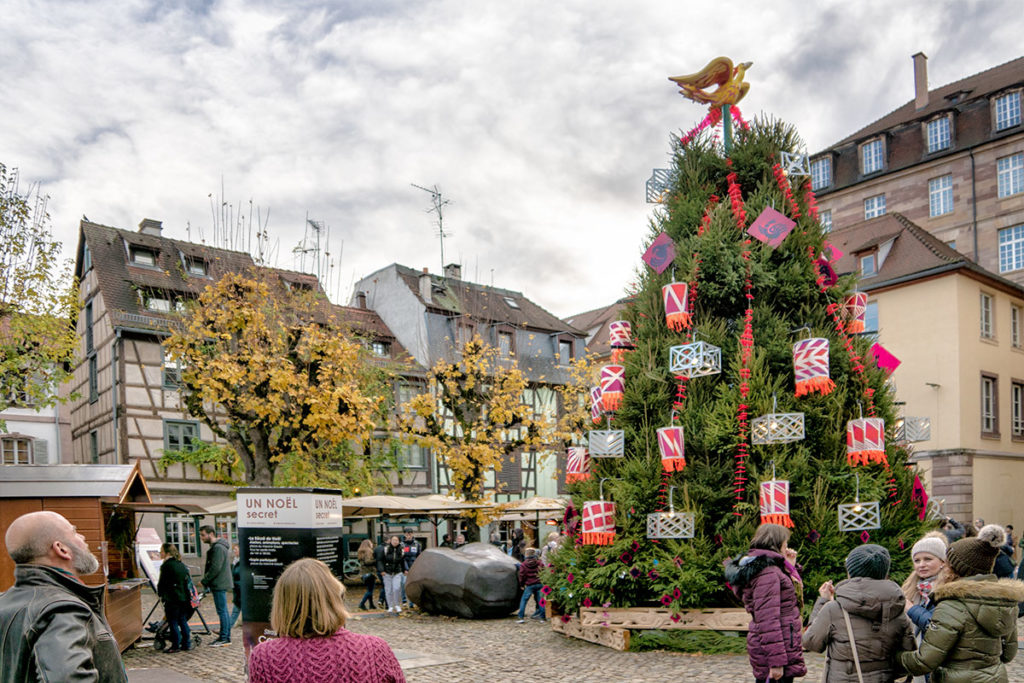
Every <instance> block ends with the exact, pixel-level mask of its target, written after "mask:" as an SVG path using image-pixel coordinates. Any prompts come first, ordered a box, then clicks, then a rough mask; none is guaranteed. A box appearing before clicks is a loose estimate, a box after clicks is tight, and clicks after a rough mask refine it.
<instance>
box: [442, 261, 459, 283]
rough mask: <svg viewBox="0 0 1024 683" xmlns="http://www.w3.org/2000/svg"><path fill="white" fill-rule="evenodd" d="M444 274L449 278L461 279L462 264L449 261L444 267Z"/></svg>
mask: <svg viewBox="0 0 1024 683" xmlns="http://www.w3.org/2000/svg"><path fill="white" fill-rule="evenodd" d="M444 276H445V278H447V279H449V280H461V279H462V266H461V265H460V264H458V263H449V264H448V265H447V266H445V267H444Z"/></svg>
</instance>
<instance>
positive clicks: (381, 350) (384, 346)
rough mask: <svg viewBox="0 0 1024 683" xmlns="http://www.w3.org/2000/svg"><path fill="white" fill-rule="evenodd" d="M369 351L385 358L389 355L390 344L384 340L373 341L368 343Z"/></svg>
mask: <svg viewBox="0 0 1024 683" xmlns="http://www.w3.org/2000/svg"><path fill="white" fill-rule="evenodd" d="M370 351H372V352H373V355H375V356H377V357H378V358H387V357H388V356H390V355H391V344H389V343H387V342H386V341H374V342H372V343H371V344H370Z"/></svg>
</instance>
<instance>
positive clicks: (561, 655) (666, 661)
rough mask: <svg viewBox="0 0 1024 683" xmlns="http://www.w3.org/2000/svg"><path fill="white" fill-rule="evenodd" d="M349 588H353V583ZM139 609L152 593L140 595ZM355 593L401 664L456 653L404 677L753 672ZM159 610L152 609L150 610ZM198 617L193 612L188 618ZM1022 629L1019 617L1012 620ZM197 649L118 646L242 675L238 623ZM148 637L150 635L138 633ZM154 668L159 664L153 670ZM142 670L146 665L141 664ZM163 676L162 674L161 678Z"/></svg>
mask: <svg viewBox="0 0 1024 683" xmlns="http://www.w3.org/2000/svg"><path fill="white" fill-rule="evenodd" d="M353 592H356V591H355V590H353ZM146 600H147V602H146V604H145V608H146V611H148V609H149V607H150V606H151V605H152V600H153V597H152V596H151V595H150V596H149V597H148V598H146ZM357 602H358V597H357V598H355V599H349V601H348V604H349V608H350V609H351V610H352V612H353V615H354V616H353V619H352V620H351V621H349V624H348V627H349V628H350V630H352V631H355V632H358V633H371V634H373V635H377V636H380V637H382V638H384V640H386V641H387V642H388V644H390V645H391V647H392V649H393V650H395V651H396V652H398V653H399V657H400V659H401V660H402V661H403V662H405V664H406V665H409V664H413V663H414V662H413V660H412V659H408V658H407V656H409V655H412V653H423V654H428V655H433V656H438V657H446V658H455V659H457V660H459V661H456V662H453V663H447V664H441V665H437V666H415V667H414V668H408V669H407V670H406V680H407V681H409V683H434V682H437V683H440V682H444V683H452V682H454V683H463V682H467V683H468V682H473V683H482V682H487V681H501V680H509V679H513V678H522V679H525V680H530V679H534V680H540V679H541V678H543V679H544V680H551V679H554V680H561V681H567V682H572V683H576V682H580V683H583V682H587V681H594V682H600V683H627V682H628V683H633V682H640V681H643V682H645V683H646V682H650V683H656V682H661V681H666V682H668V681H672V682H677V681H715V682H721V683H732V682H733V681H744V682H749V681H751V680H752V679H753V676H752V675H751V672H750V667H749V665H748V663H747V658H746V657H745V656H742V655H713V656H704V655H688V654H681V653H673V652H636V653H634V652H617V651H615V650H611V649H608V648H605V647H602V646H600V645H593V644H590V643H586V642H583V641H579V640H575V639H570V638H566V637H564V636H561V635H559V634H557V633H554V632H552V630H551V628H550V626H549V625H548V624H546V623H540V622H535V621H531V620H529V619H528V620H527V623H525V624H517V623H516V620H515V619H514V618H509V619H498V620H487V621H469V620H464V619H451V618H447V617H429V616H424V615H420V614H417V613H415V612H412V613H410V612H409V611H406V612H403V613H402V614H401V615H400V616H393V615H389V614H386V613H379V612H378V613H373V612H359V611H358V610H356V609H355V607H356V603H357ZM202 611H203V614H204V616H206V618H207V622H208V623H210V624H211V625H212V624H213V623H214V622H216V619H217V617H216V613H215V612H214V610H213V601H212V600H209V599H207V600H204V601H203V605H202ZM159 614H160V610H159V609H158V610H157V615H159ZM195 621H196V622H197V623H198V620H197V619H196V620H195ZM1019 626H1020V627H1021V629H1022V630H1021V632H1022V633H1024V622H1022V623H1020V624H1019ZM203 641H204V644H203V645H202V646H201V647H200V648H199V650H198V651H193V652H181V653H175V654H163V653H159V652H156V651H154V650H153V649H152V647H136V648H132V649H129V650H128V651H126V652H125V655H124V661H125V666H126V667H127V668H128V673H129V679H130V680H147V681H159V680H170V671H174V672H177V673H179V674H183V675H185V676H189V677H191V678H193V679H198V680H202V681H216V682H239V681H244V680H245V673H244V662H243V657H244V654H243V652H244V651H243V648H242V634H241V629H239V628H237V627H236V628H235V630H234V631H233V632H232V642H231V645H230V646H229V647H222V648H210V647H207V646H206V643H209V642H211V641H212V638H209V637H205V636H204V637H203ZM145 643H149V644H151V643H152V641H144V644H145ZM807 660H808V674H807V678H805V679H804V680H805V681H808V682H812V681H819V680H821V676H822V670H823V664H824V659H823V657H822V656H821V655H817V654H808V655H807ZM159 669H163V670H164V672H163V674H161V672H160V671H158V670H159ZM147 670H148V671H147ZM161 675H162V676H163V679H162V678H161ZM1009 678H1010V680H1011V681H1024V656H1022V657H1018V659H1017V660H1016V661H1014V662H1013V663H1012V664H1011V665H1010V676H1009Z"/></svg>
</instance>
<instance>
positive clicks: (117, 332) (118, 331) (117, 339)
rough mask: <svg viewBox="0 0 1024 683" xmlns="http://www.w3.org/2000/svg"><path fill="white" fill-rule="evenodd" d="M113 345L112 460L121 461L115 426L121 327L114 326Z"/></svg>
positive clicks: (111, 368) (111, 378)
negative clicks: (118, 349)
mask: <svg viewBox="0 0 1024 683" xmlns="http://www.w3.org/2000/svg"><path fill="white" fill-rule="evenodd" d="M114 334H115V337H114V346H113V348H112V349H111V351H110V405H111V406H112V407H111V410H112V411H113V417H114V462H115V463H118V464H120V463H121V448H120V446H121V440H120V439H119V438H118V432H119V430H118V428H117V347H118V346H119V345H120V343H121V328H120V327H116V328H114Z"/></svg>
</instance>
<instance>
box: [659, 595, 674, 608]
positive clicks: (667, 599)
mask: <svg viewBox="0 0 1024 683" xmlns="http://www.w3.org/2000/svg"><path fill="white" fill-rule="evenodd" d="M661 604H663V605H665V607H668V606H669V605H671V604H672V596H671V595H662V596H661Z"/></svg>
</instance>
